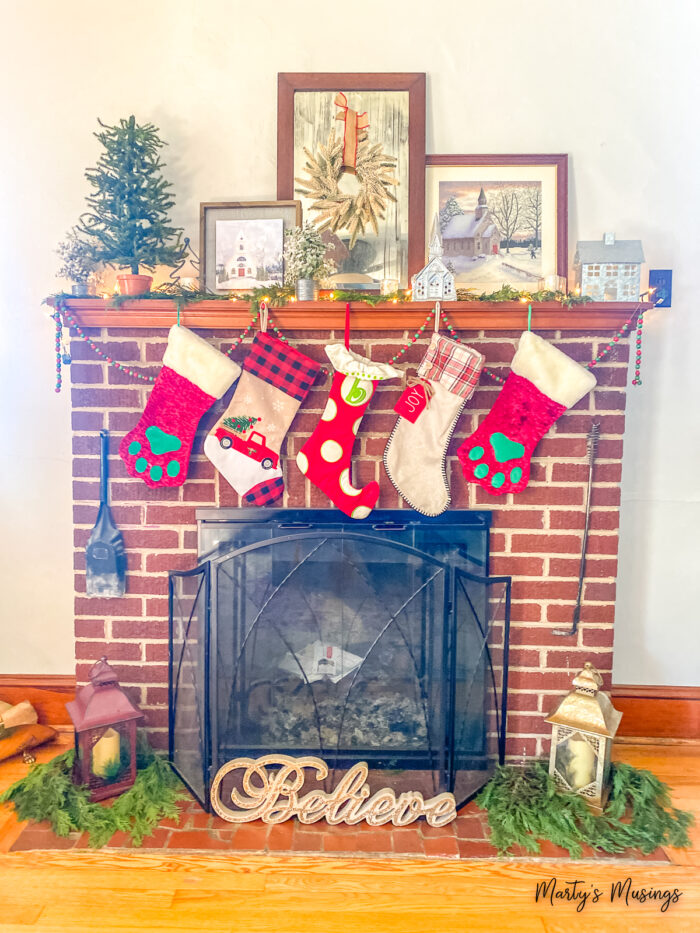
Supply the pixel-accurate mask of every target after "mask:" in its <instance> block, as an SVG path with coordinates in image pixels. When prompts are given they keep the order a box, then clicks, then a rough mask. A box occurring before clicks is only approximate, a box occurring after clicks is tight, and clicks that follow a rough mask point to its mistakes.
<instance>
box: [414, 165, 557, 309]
mask: <svg viewBox="0 0 700 933" xmlns="http://www.w3.org/2000/svg"><path fill="white" fill-rule="evenodd" d="M568 162H569V157H568V155H566V154H565V153H564V154H562V153H558V154H528V155H477V154H468V155H457V154H455V155H434V154H429V155H427V156H426V159H425V164H426V217H425V236H426V243H427V239H428V236H429V233H430V228H431V225H432V223H433V219H434V216H435V213H436V212H438V213H440V211H441V210H442V209H444V207H445V203H446V202H445V197H446V195H447V194H448V193H449V192H450V191H452V192H453V195H452V196H454V193H456V192H459V191H462V192H463V194H464V198H463V200H462V201H461V202H460V199H459V197H457V198H456V200H457V201H458V203H460V206H461V205H464V206H465V207H471V205H472V203H473V202H474V200H475V198H474V195H475V194H476V192H477V191H479V196H481V193H482V192H485V197H484V198H482V201H484V202H485V203H483V204H482V202H480V201H477V206H476V208H475V210H474V213H473V216H474V218H475V219H479V218H477V211H478V210H479V208H486V209H488V208H489V197H490V196H491V195H493V193H494V190H496V188H497V186H503V188H504V190H505V191H508V190H510V191H511V192H516V193H517V192H518V191H523V192H525V193H527V191H528V189H529V190H530V191H531V192H535V191H537V190H539V194H540V224H541V227H540V233H539V243H538V237H537V235H536V233H535V232H534V230H535V228H534V227H532V225H531V229H530V234H529V237H530V239H529V244H530V245H529V246H527V247H525V250H530V255H529V256H527V255H526V256H524V257H523V261H521V262H520V263H518V262H517V261H516V262H514V263H513V264H511V263H508V262H505V261H504V262H503V265H502V268H501V270H498V269H496V268H491V269H489V268H488V266H489V262H488V259H489V258H490V256H493V255H494V254H493V252H492V251H493V249H494V248H495V245H494V240H495V239H496V238H497V239H498V240H499V247H498V248H499V251H500V249H501V247H502V246H503V235H502V234H499V231H497V232H496V234H497V235H496V236H494V235H493V234H492V236H491V238H490V239H489V238H488V237H484V238H483V239H481V240H479V239H476V238H473V239H474V245H472V244H470V243H469V240H468V239H467V238H462V239H456V235H458V234H459V233H462V232H464V233H474V232H477V231H473V230H471V229H470V230H467V229H466V226H465V229H464V230H463V231H462V230H460V222H459V221H456V222H455V223H453V224H452V227H453V228H455V229H454V230H453V234H455V236H452V237H450V236H449V230H450V228H449V227H448V226H447V224H445V223H444V219H445V218H444V216H443V215H442V214H441V215H440V226H441V232H442V234H443V260H445V261H446V262H452V264H453V268H455V270H456V285H457V287H458V288H472V287H474V289H475V291H486V292H490V291H495V290H497V289H499V288H500V287H501V285H503V284H509V285H512V286H513V287H514V288H517V289H528V288H530V289H532V290H534V289H536V288H537V281H538V280H539V279H543V278H545V277H548V276H552V275H558V276H562V277H564V278H566V277H567V274H568V266H569V257H568ZM482 183H483V185H482ZM489 184H491V185H493V186H494V187H493V188H491V189H489V187H488V186H489ZM441 185H444V186H445V187H444V188H443V190H442V192H441V191H440V186H441ZM538 186H539V188H538ZM465 213H467V214H470V213H471V211H469V210H467V211H466V212H465ZM531 213H534V211H532V210H531ZM464 223H465V224H466V219H465V222H464ZM478 232H482V233H483V232H484V231H483V230H482V231H478ZM446 234H448V235H446ZM516 235H517V236H518V237H519V239H518V240H517V242H518V243H526V242H528V235H527V230H526V228H524V227H519V228H517V227H516V229H515V231H514V233H513V236H516ZM455 242H456V243H458V244H459V245H458V246H457V247H456V249H458V250H462V252H461V254H460V253H456V252H455ZM515 242H516V240H515V239H513V240H512V241H510V245H512V246H514V244H515ZM477 244H478V246H477ZM533 245H534V252H535V255H534V256H533V255H532V250H531V249H530V247H531V246H533ZM508 248H509V247H508ZM469 250H471V251H472V252H471V255H469ZM538 250H539V253H540V255H539V263H538V262H537V258H538V257H537V251H538ZM470 262H471V263H473V266H474V272H473V281H474V283H475V284H474V285H472V284H471V281H470V278H469V277H470V274H472V273H470V270H469V268H468V264H469V263H470ZM460 263H461V265H460ZM491 265H492V266H495V263H491ZM513 266H515V268H513ZM457 270H458V271H457ZM509 274H510V275H511V278H512V280H509V277H508V276H509Z"/></svg>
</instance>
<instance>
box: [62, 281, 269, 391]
mask: <svg viewBox="0 0 700 933" xmlns="http://www.w3.org/2000/svg"><path fill="white" fill-rule="evenodd" d="M251 313H252V318H251V321H250V324H248V326H247V327H246V329H245V330H243V331H241V333H240V334H239V335H238V336H237V337H234V338H233V341H232V343H231V346H230V347H229V348H228V350H226V355H227V356H229V357H230V356H231V354H232V353H233V351H234V350H235V349H236V347H238V346H239V344H241V343H242V342H243V341H244V340H245V338H246V337H247V336H248V334H250V332H251V330H252V329H253V327H254V326H255V324H256V323H257V320H258V314H259V312H258V309H257V308H253V309H252V310H251ZM62 315H63V316H65V319H66V321H67V322H68V325H69V326H70V327H72V328H73V329H74V330H75V332H76V334H77V335H78V336H79V337H80V339H81V340H84V341H85V342H86V343H87V345H88V346H89V347H90V349H91V350H92V351H93V353H94V354H95V356H99V358H100V359H102V360H104V361H105V363H107V364H108V365H109V366H111V367H112V369H117V370H119V372H121V373H126V375H127V376H131V377H132V378H134V379H141V381H142V382H155V381H156V377H155V376H150V375H147V374H144V373H140V372H138V370H135V369H131V367H129V366H125V365H124V363H120V362H119V361H118V360H113V359H112V357H111V356H107V354H106V353H105V352H104V350H102V349H101V348H100V347H98V346H97V344H96V343H95V341H94V340H91V339H90V337H89V336H88V335H87V334H86V333H85V332H84V331H83V329H82V328H81V327H80V325H79V324H78V322H77V321H76V320H75V318H74V317H73V316H72V314H71V313H70V310H69V309H68V307H67V306H66V304H65V302H64V301H63V300H62V299H61V298H58V299H57V300H56V311H55V313H54V314H52V315H51V317H52V318H53V320H54V321H55V323H56V342H55V347H56V385H55V388H54V392H60V391H61V387H62V384H63V376H62V373H61V363H62V356H61V337H62V334H63V320H62ZM178 318H179V314H178ZM273 330H276V328H275V327H274V326H273Z"/></svg>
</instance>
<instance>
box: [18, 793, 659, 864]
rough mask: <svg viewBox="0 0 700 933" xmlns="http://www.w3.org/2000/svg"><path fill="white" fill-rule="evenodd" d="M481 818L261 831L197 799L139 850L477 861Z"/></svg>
mask: <svg viewBox="0 0 700 933" xmlns="http://www.w3.org/2000/svg"><path fill="white" fill-rule="evenodd" d="M487 836H488V829H487V825H486V815H485V813H484V812H483V811H481V810H479V809H478V807H477V806H476V805H475V804H474V803H473V802H472V803H469V804H467V805H466V806H465V807H463V808H462V809H461V810H460V812H459V815H458V817H457V819H456V820H455V821H454V822H453V823H450V824H449V825H448V826H443V827H441V828H434V827H432V826H428V824H427V823H426V822H425V821H423V820H420V821H418V822H417V823H414V824H413V825H411V826H402V827H394V826H391V824H390V825H389V826H368V825H367V824H366V823H361V824H359V825H358V826H356V827H353V826H328V825H326V824H325V823H323V822H322V823H317V824H314V825H312V826H302V825H301V824H300V823H298V822H297V821H296V820H289V821H287V822H286V823H280V824H278V825H276V826H268V825H267V824H266V823H263V822H262V821H261V820H256V821H255V822H252V823H243V824H241V825H240V826H234V825H233V824H231V823H227V822H226V821H225V820H222V819H220V818H219V817H218V816H212V815H210V814H209V813H206V812H205V811H204V810H202V808H201V807H200V806H199V804H198V803H197V802H196V801H190V802H187V801H185V802H183V803H182V811H181V813H180V816H179V819H178V820H163V821H162V822H161V824H160V825H159V826H158V827H157V829H156V830H155V832H154V833H153V835H152V836H149V837H147V838H146V839H144V841H143V846H142V847H141V849H142V850H148V849H150V850H153V849H171V850H180V851H182V850H187V851H199V852H201V851H203V850H204V851H206V850H216V851H217V852H219V853H221V852H222V851H228V852H230V853H232V854H234V853H241V852H245V853H248V854H261V853H270V854H275V855H284V854H290V853H295V854H300V853H305V854H313V855H339V854H342V855H343V856H358V857H365V858H369V857H377V856H382V855H385V856H392V857H397V856H398V857H414V858H416V857H417V858H426V857H427V858H441V859H444V858H454V859H481V858H494V857H496V856H497V854H498V853H497V851H496V849H495V848H494V847H493V846H492V845H490V844H489V843H488V842H487ZM87 847H88V840H87V836H86V835H85V834H80V833H71V835H69V836H67V837H65V838H59V837H58V836H55V835H54V833H53V832H52V830H51V827H50V826H49V825H48V823H38V824H34V825H30V826H28V827H27V828H26V829H25V830H24V831H23V832H22V834H21V835H20V836H19V837H18V839H17V840H16V841H15V843H14V845H13V846H12V848H11V851H12V852H20V851H27V850H30V849H84V848H87ZM108 848H111V849H133V846H132V845H131V842H130V840H129V838H128V836H127V835H126V833H122V832H119V833H115V835H114V836H113V837H112V839H111V840H110V841H109V843H108ZM513 854H514V855H515V857H517V856H527V857H530V858H531V857H532V856H531V855H529V853H527V852H525V851H524V850H523V851H519V852H514V853H513ZM541 857H545V858H548V859H552V858H566V859H568V858H569V854H568V852H567V851H566V850H565V849H561V848H560V847H559V846H555V845H552V844H551V843H549V842H544V843H542V851H541ZM583 857H584V858H606V859H610V858H616V859H625V860H633V861H656V862H669V861H670V859H669V858H668V856H667V855H666V853H665V852H664V851H663V849H657V850H656V851H654V852H652V853H651V854H650V855H647V856H643V855H641V854H640V853H639V852H636V851H633V850H630V851H628V852H623V853H620V854H619V855H615V856H610V855H607V854H606V853H601V852H595V851H594V850H592V849H586V850H585V851H584V855H583Z"/></svg>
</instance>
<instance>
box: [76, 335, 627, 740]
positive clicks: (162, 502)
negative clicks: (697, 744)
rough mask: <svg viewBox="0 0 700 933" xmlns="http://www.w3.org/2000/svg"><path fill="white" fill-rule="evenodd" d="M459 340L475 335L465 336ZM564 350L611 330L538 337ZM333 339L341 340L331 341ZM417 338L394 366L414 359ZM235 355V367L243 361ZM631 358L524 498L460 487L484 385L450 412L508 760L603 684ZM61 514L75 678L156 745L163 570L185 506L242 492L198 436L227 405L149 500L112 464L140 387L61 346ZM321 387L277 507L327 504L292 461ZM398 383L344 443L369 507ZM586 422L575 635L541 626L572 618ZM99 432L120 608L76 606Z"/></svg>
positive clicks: (322, 393) (163, 677)
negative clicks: (177, 479)
mask: <svg viewBox="0 0 700 933" xmlns="http://www.w3.org/2000/svg"><path fill="white" fill-rule="evenodd" d="M87 333H89V334H90V336H91V338H92V339H93V340H94V341H96V342H98V343H99V345H100V346H101V347H102V348H103V349H104V350H105V352H106V353H108V355H110V356H111V357H112V358H114V359H115V360H119V361H120V362H123V363H125V364H127V365H129V366H131V367H132V368H136V369H141V370H142V371H144V372H151V373H156V372H157V369H158V364H159V363H160V360H161V358H162V356H163V352H164V350H165V338H166V331H160V330H153V331H145V330H140V329H139V330H136V329H135V330H129V329H126V328H119V329H106V328H104V329H95V330H92V331H87ZM201 333H202V336H205V337H207V338H208V339H209V340H210V341H211V342H212V343H214V344H215V345H216V346H219V347H221V348H222V349H226V348H228V347H229V346H230V342H231V338H232V337H233V336H234V333H233V332H231V333H230V334H229V333H227V332H225V331H217V332H216V337H215V338H214V337H213V336H212V333H211V332H208V333H207V332H201ZM470 336H471V335H470ZM518 336H519V333H516V332H508V333H498V334H496V333H495V332H493V333H492V334H491V335H489V336H484V334H483V333H482V334H480V335H479V337H476V336H474V339H472V340H471V341H470V342H471V344H472V345H473V346H475V347H477V348H478V349H479V350H481V352H482V353H484V354H485V356H486V360H487V366H490V367H491V368H492V369H495V370H496V371H498V372H500V373H501V374H503V375H505V374H506V373H507V371H508V363H509V361H510V359H511V358H512V356H513V353H514V351H515V345H516V342H517V338H518ZM542 336H543V337H546V338H548V339H551V340H554V341H555V342H556V344H557V346H559V347H560V348H561V349H562V350H563V351H564V352H566V353H567V354H568V355H569V356H571V357H573V358H574V359H576V360H580V361H583V362H586V361H588V360H590V359H591V358H592V357H593V356H595V355H596V353H597V352H598V350H599V349H600V348H601V347H602V346H603V345H604V344H606V343H607V342H608V341H609V339H610V334H609V332H608V333H601V334H599V335H597V336H592V335H591V334H580V335H579V334H578V333H572V332H566V334H565V335H564V337H561V335H560V334H558V333H556V332H542ZM333 337H334V339H337V340H340V339H342V335H341V334H340V333H339V332H336V333H335V334H334V335H333ZM407 338H408V335H407V334H406V333H403V334H399V333H397V332H396V331H391V332H389V331H387V332H374V333H365V334H362V333H360V334H355V335H354V336H353V348H354V349H355V350H356V351H357V352H360V353H363V354H365V355H367V356H370V357H371V358H373V359H376V360H388V359H390V357H391V356H392V355H393V354H394V353H396V352H397V351H398V349H399V348H400V346H401V345H402V344H403V343H404V342H405V341H406V340H407ZM328 341H329V333H328V331H321V330H319V331H313V332H304V333H303V334H301V335H300V336H299V337H298V339H297V340H295V341H294V342H295V345H296V346H298V347H299V348H300V349H301V350H303V351H304V352H305V353H307V354H308V355H309V356H312V357H314V358H315V359H317V360H322V361H323V362H324V363H325V362H327V361H326V357H325V354H324V353H323V346H324V343H326V342H328ZM425 345H427V338H426V340H425V341H421V342H420V344H419V345H416V346H413V347H412V348H411V349H410V350H409V351H408V353H407V355H406V357H405V359H406V360H407V362H408V363H409V364H413V365H414V366H415V364H417V362H418V361H419V360H420V358H421V356H422V354H423V352H424V349H425ZM245 352H246V347H245V345H243V346H242V347H239V348H238V350H237V351H236V356H235V357H234V358H236V359H238V361H239V362H240V361H241V360H242V359H243V357H244V356H245ZM628 353H629V347H628V345H627V342H626V341H620V343H619V344H617V346H616V347H615V350H614V351H613V352H612V353H611V354H610V355H609V356H608V358H607V361H606V363H605V365H603V366H599V367H596V369H595V374H596V376H597V379H598V388H596V390H595V391H594V392H592V393H591V394H590V395H588V396H586V398H584V399H583V400H582V401H581V402H580V403H579V404H578V405H576V406H575V407H574V408H573V409H571V411H569V412H567V413H566V414H565V415H564V416H563V417H562V418H560V419H559V421H558V422H557V423H556V425H555V426H554V428H553V429H552V430H551V431H550V433H549V434H548V435H547V437H546V438H545V439H544V440H543V441H542V442H541V443H540V445H539V447H538V448H537V457H535V458H534V460H533V468H532V476H531V481H530V485H529V487H528V488H527V489H526V490H525V491H524V492H523V493H521V494H520V495H518V496H515V497H513V496H511V495H509V496H506V497H498V498H493V497H491V496H489V495H488V494H487V493H485V492H484V491H483V490H481V488H479V487H476V486H474V485H468V484H467V483H465V482H464V479H463V477H462V475H461V472H460V469H459V462H458V460H457V458H456V456H455V451H456V449H457V447H458V446H459V444H460V443H461V442H462V440H463V439H464V438H465V437H466V436H467V435H468V434H469V433H470V432H471V431H472V430H473V429H474V428H476V426H477V424H478V422H479V421H480V419H481V418H482V417H483V415H484V414H485V412H486V411H488V409H489V408H490V407H491V405H492V404H493V401H494V399H495V397H496V395H497V393H498V391H499V387H498V386H497V385H495V384H493V383H491V381H490V380H487V379H486V378H483V379H482V384H481V385H480V386H479V388H478V389H477V391H476V393H475V394H474V397H473V398H472V401H471V402H470V404H469V405H468V406H467V408H466V410H465V413H464V414H463V415H462V417H461V419H460V422H459V425H458V431H457V432H456V434H455V436H454V438H453V441H452V445H451V448H450V451H449V454H450V456H449V462H448V475H449V477H450V484H451V488H452V503H453V506H454V507H458V508H468V507H471V508H488V509H492V510H493V513H494V515H493V531H492V535H491V551H492V555H493V557H492V565H491V566H492V572H493V573H497V574H509V575H511V576H512V577H513V591H512V595H513V603H512V623H511V651H510V690H509V709H510V714H509V720H508V734H509V738H508V753H509V754H511V755H518V756H519V755H522V754H523V753H525V754H527V755H535V754H542V753H543V752H544V751H546V745H547V744H548V743H546V736H547V734H548V733H549V728H548V727H547V725H546V724H545V723H543V714H545V713H547V712H549V711H550V709H551V708H552V706H553V705H554V701H555V698H556V697H558V696H560V695H561V694H562V692H564V691H566V690H567V689H568V688H569V686H570V683H571V678H572V676H573V673H572V672H575V670H577V669H578V668H579V667H580V666H581V664H582V663H583V661H585V660H591V661H593V662H594V663H595V665H596V666H597V667H598V669H599V670H600V671H601V672H602V673H603V675H604V677H605V680H606V686H609V680H610V672H611V668H612V643H613V621H614V612H615V607H614V600H615V578H616V573H617V546H618V521H619V504H620V477H621V471H622V463H621V458H622V435H623V431H624V423H625V418H624V408H625V386H626V382H627V361H628ZM72 354H73V360H74V362H73V364H72V365H71V367H70V373H71V379H72V407H73V412H72V429H73V500H74V505H73V518H74V524H75V532H74V542H73V543H74V548H75V554H74V567H75V636H76V659H77V676H78V679H79V681H81V682H83V681H84V680H85V679H86V676H87V672H88V670H89V668H90V666H91V664H92V662H93V661H94V660H95V659H96V658H98V657H99V656H100V655H102V654H107V655H108V656H109V659H110V662H112V663H113V665H114V667H115V669H116V670H117V672H118V674H119V677H120V678H121V682H122V684H123V685H126V686H127V688H128V689H129V691H130V692H131V694H132V696H133V698H134V699H135V700H136V701H137V702H138V703H139V704H140V706H141V708H142V709H143V710H144V712H145V714H146V722H147V724H148V726H149V728H150V730H151V737H152V740H153V743H154V744H155V745H157V746H159V747H165V745H166V742H167V658H168V645H167V627H168V626H167V610H168V606H167V571H168V570H171V569H186V568H188V567H191V566H193V565H194V563H195V561H196V545H197V542H196V526H195V517H194V516H195V509H197V508H199V507H202V506H238V505H240V504H241V503H240V501H239V497H238V495H237V494H236V493H235V492H234V491H233V489H232V488H231V487H230V486H229V485H228V483H226V481H225V480H223V479H222V478H221V477H220V476H219V475H218V473H216V471H215V470H214V468H213V466H212V465H211V464H210V463H209V461H208V460H207V459H206V458H205V457H204V455H203V453H202V438H203V436H204V434H205V433H206V432H207V431H208V430H209V429H210V428H211V427H212V425H213V424H214V422H215V421H216V420H217V419H218V418H219V416H220V414H221V411H222V410H223V408H224V407H225V405H226V404H227V402H228V396H226V397H225V398H224V399H223V400H222V401H221V402H219V403H217V404H216V405H215V406H214V408H213V409H212V410H211V411H210V412H209V413H208V414H207V415H206V416H205V418H204V419H203V421H202V424H201V425H200V431H199V434H198V438H197V440H196V442H195V445H194V450H193V459H192V462H191V465H190V472H189V476H188V479H187V482H186V483H185V485H184V486H182V487H180V488H177V489H155V490H153V489H149V488H148V487H147V486H146V485H145V483H144V482H143V481H142V480H140V479H132V478H131V477H130V476H128V474H127V473H126V470H125V468H124V465H123V463H122V461H121V460H120V459H119V456H118V455H117V450H118V447H119V442H120V441H121V438H122V437H123V435H124V434H125V433H126V432H127V431H128V430H130V429H131V428H132V427H133V426H134V424H135V423H136V421H137V420H138V417H139V414H140V412H141V411H142V409H143V406H144V403H145V400H146V397H147V395H148V392H149V391H150V386H148V385H140V384H138V385H136V384H135V383H134V380H132V379H131V378H129V377H128V376H125V375H123V374H122V373H120V372H117V371H115V370H114V369H112V368H110V367H108V366H107V364H106V363H102V362H100V361H99V360H97V358H96V357H95V356H94V355H93V354H92V353H91V351H90V349H89V348H88V346H87V345H86V344H85V343H83V342H82V341H80V340H77V339H74V340H73V341H72ZM328 387H329V379H328V377H324V378H323V380H322V381H321V380H320V381H319V383H318V384H317V385H316V387H315V388H314V389H313V390H312V392H311V393H310V394H309V396H308V398H307V400H306V402H305V404H304V406H303V408H302V410H300V412H299V414H298V415H297V417H296V419H295V421H294V424H293V426H292V431H291V433H290V435H289V437H288V439H287V443H286V449H283V451H282V453H283V462H284V469H285V480H286V493H285V498H284V503H285V505H288V506H291V507H310V508H326V507H328V506H329V502H328V499H327V498H326V497H325V496H324V495H323V494H322V493H321V492H319V490H317V489H316V488H315V487H313V486H311V485H310V484H309V483H308V482H307V481H306V480H305V479H304V477H303V476H302V475H301V474H300V473H299V471H298V470H297V468H296V464H295V463H294V456H295V455H296V453H297V451H298V450H299V448H300V446H301V444H303V442H304V440H305V439H306V438H307V437H308V435H309V434H310V433H311V431H312V430H313V428H314V426H315V424H316V422H317V421H318V419H319V417H320V414H321V411H322V410H323V407H324V404H325V400H326V396H327V391H328ZM399 394H400V389H399V387H398V386H397V385H392V384H391V383H387V384H386V385H385V386H384V387H381V388H380V389H379V390H378V391H377V393H376V395H375V397H374V399H373V401H372V404H371V407H370V410H369V412H368V413H367V415H366V416H365V419H364V421H363V425H362V430H361V432H360V436H359V438H358V441H357V444H356V447H355V464H356V467H355V470H354V481H355V483H356V484H357V485H363V484H364V483H367V482H368V481H369V480H372V479H376V480H378V481H379V484H380V487H381V494H380V498H379V503H378V505H379V507H381V508H400V507H402V506H404V503H403V501H402V500H401V499H400V497H399V496H398V494H397V492H396V491H395V489H394V487H393V486H392V485H391V483H390V481H389V480H388V478H387V476H386V474H385V472H384V468H383V465H382V463H381V456H382V452H383V450H384V447H385V445H386V439H387V437H388V435H389V432H390V431H391V429H392V427H393V425H394V423H395V420H396V416H395V414H394V413H393V412H392V407H393V405H394V403H395V402H396V400H397V398H398V397H399ZM594 418H595V419H596V420H598V421H600V424H601V441H600V444H599V448H598V458H597V461H596V471H595V484H594V489H593V493H592V515H591V528H590V535H589V540H588V560H587V563H586V583H585V588H584V607H583V612H582V620H581V622H582V624H581V627H580V629H579V633H578V635H577V636H575V637H572V638H561V637H557V636H554V635H552V629H553V628H557V627H565V628H566V627H568V626H569V625H570V623H571V614H572V609H573V603H574V600H575V597H576V589H577V581H578V567H579V554H580V547H581V534H582V528H583V519H584V516H583V506H584V501H585V482H586V478H587V466H586V462H585V455H586V434H587V432H588V430H589V428H590V426H591V423H592V421H593V420H594ZM102 428H108V429H109V431H110V432H111V436H110V476H111V500H112V509H113V512H114V517H115V521H116V523H117V525H118V526H119V528H120V529H121V530H122V532H123V535H124V543H125V545H126V548H127V551H128V560H129V574H128V578H127V592H126V596H125V597H124V598H123V599H120V600H99V599H88V598H86V596H85V556H84V547H85V543H86V541H87V538H88V536H89V533H90V529H91V527H92V525H93V523H94V520H95V516H96V510H97V506H96V503H97V501H98V499H99V483H98V476H99V456H98V452H99V436H98V435H99V431H100V429H102Z"/></svg>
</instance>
